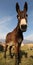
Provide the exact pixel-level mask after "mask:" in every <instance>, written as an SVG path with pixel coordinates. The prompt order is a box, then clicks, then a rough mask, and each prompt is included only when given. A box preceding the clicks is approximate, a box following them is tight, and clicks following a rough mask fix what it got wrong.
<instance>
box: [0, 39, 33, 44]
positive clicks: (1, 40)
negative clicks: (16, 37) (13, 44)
mask: <svg viewBox="0 0 33 65" xmlns="http://www.w3.org/2000/svg"><path fill="white" fill-rule="evenodd" d="M1 42H2V43H4V42H5V39H0V43H1ZM23 43H24V44H26V43H33V41H30V40H26V39H24V40H23Z"/></svg>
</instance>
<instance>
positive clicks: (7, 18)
mask: <svg viewBox="0 0 33 65" xmlns="http://www.w3.org/2000/svg"><path fill="white" fill-rule="evenodd" d="M10 20H12V16H5V17H3V18H1V19H0V24H3V23H4V22H8V21H10Z"/></svg>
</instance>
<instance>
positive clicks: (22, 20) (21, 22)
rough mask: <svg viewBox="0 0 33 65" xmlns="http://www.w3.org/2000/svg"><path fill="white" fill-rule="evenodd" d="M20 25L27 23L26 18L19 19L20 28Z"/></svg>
mask: <svg viewBox="0 0 33 65" xmlns="http://www.w3.org/2000/svg"><path fill="white" fill-rule="evenodd" d="M21 25H27V22H26V19H25V18H24V19H21V21H20V28H21Z"/></svg>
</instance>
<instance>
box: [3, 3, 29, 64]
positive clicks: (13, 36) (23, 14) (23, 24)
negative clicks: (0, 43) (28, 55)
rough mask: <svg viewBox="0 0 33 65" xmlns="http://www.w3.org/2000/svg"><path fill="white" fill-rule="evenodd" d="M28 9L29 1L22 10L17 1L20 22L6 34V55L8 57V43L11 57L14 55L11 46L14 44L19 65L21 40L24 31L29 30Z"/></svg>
mask: <svg viewBox="0 0 33 65" xmlns="http://www.w3.org/2000/svg"><path fill="white" fill-rule="evenodd" d="M27 10H28V4H27V2H25V4H24V9H23V10H22V11H21V10H20V6H19V4H18V2H17V3H16V12H17V19H18V24H17V26H16V28H15V29H14V30H13V31H12V32H9V33H8V34H7V36H6V44H5V54H4V57H5V58H6V51H7V47H8V45H10V48H9V51H10V56H11V57H12V54H11V48H12V46H15V58H16V61H17V59H18V61H17V63H18V64H17V65H19V60H20V58H19V55H20V54H19V51H20V46H21V42H22V41H23V32H26V30H27ZM15 65H16V64H15Z"/></svg>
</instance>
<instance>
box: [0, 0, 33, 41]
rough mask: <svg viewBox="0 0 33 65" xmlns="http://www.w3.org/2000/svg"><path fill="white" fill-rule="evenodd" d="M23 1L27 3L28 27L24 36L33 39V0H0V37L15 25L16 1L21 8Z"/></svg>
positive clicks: (4, 35)
mask: <svg viewBox="0 0 33 65" xmlns="http://www.w3.org/2000/svg"><path fill="white" fill-rule="evenodd" d="M25 1H26V2H27V3H28V12H27V13H28V28H27V31H26V32H25V33H24V38H26V39H30V40H33V0H0V39H1V38H2V39H3V38H5V37H6V34H7V33H8V32H10V31H12V30H13V29H14V28H15V27H16V26H17V22H18V21H17V17H16V16H17V12H16V8H15V5H16V2H18V3H19V5H20V9H21V10H22V9H23V6H24V3H25Z"/></svg>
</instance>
